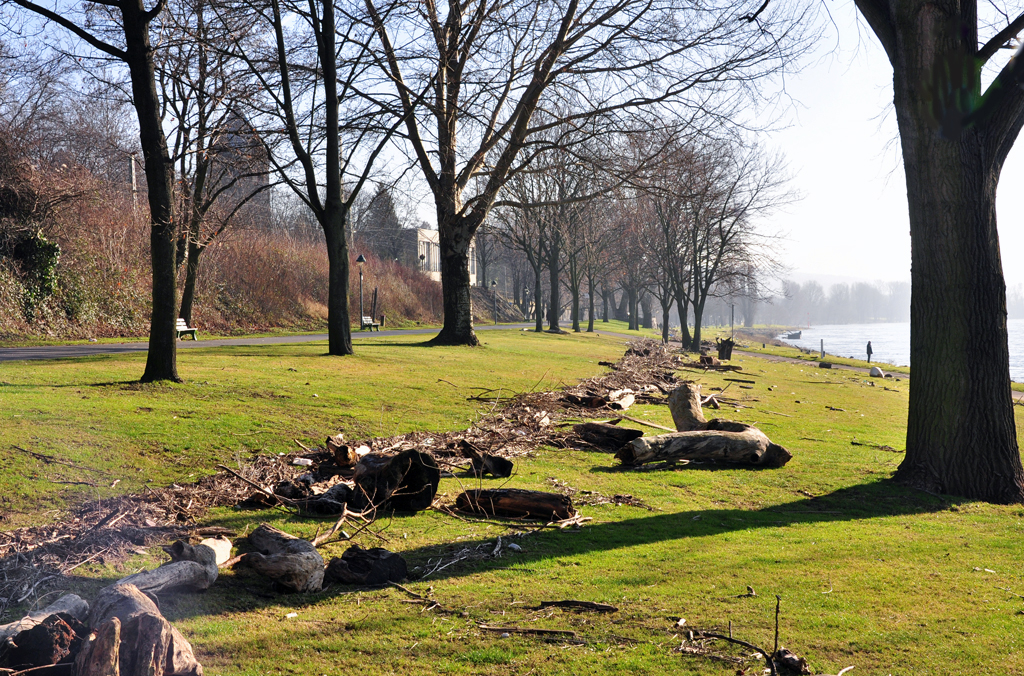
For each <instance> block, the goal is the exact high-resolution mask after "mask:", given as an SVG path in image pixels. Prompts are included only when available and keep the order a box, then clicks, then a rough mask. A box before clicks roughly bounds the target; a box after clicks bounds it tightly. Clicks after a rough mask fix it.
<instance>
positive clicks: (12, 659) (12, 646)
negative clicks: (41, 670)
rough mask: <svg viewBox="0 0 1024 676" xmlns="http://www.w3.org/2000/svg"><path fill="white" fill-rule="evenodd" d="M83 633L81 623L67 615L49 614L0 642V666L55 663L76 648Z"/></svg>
mask: <svg viewBox="0 0 1024 676" xmlns="http://www.w3.org/2000/svg"><path fill="white" fill-rule="evenodd" d="M86 634H88V630H87V629H86V627H85V625H84V624H82V623H81V622H79V621H78V620H77V619H76V618H74V617H72V616H71V615H68V614H67V613H58V614H56V615H50V616H49V617H47V618H46V619H44V620H43V621H42V622H40V623H39V624H37V625H35V626H34V627H31V628H30V629H25V630H24V631H21V632H18V633H17V634H15V635H14V636H11V637H9V638H7V639H6V640H4V642H3V643H2V644H0V667H5V668H11V669H18V670H21V669H30V668H32V667H42V666H46V665H49V664H57V663H58V662H62V661H64V660H65V658H67V657H68V656H69V655H73V654H74V653H76V652H78V648H79V646H80V645H81V642H82V639H83V638H84V637H85V635H86Z"/></svg>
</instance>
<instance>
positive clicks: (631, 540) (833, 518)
mask: <svg viewBox="0 0 1024 676" xmlns="http://www.w3.org/2000/svg"><path fill="white" fill-rule="evenodd" d="M962 502H967V501H966V500H961V499H958V498H954V497H951V496H934V495H931V494H927V493H922V492H920V491H914V490H911V489H908V488H904V487H902V486H899V485H897V484H895V483H893V482H891V481H878V482H873V483H868V484H860V485H856V486H850V487H847V488H841V489H838V490H836V491H833V492H831V493H828V494H825V495H822V496H819V497H813V498H804V499H799V500H793V501H791V502H786V503H781V504H777V505H772V506H769V507H763V508H760V509H741V508H733V509H708V510H687V511H681V512H672V513H660V514H653V515H644V516H638V517H635V518H627V519H622V520H618V521H606V522H602V523H590V524H587V525H585V526H584V527H583V528H582V529H581V530H579V531H574V532H565V531H561V530H557V529H551V530H544V531H542V532H540V533H538V534H536V535H534V536H532V537H531V538H530V539H529V540H528V541H525V542H524V541H521V540H520V542H522V543H523V546H524V551H522V552H518V553H516V554H514V555H513V556H511V557H509V556H502V557H500V558H493V557H491V556H489V553H490V552H492V551H493V549H494V546H495V544H496V536H497V535H499V534H500V533H495V535H494V536H489V537H486V538H477V539H473V540H459V541H457V542H455V541H452V542H448V543H443V544H437V545H427V546H422V547H418V548H414V549H410V550H405V551H402V552H401V554H402V555H403V556H404V557H405V558H406V560H407V562H408V564H409V567H410V570H412V569H413V568H414V567H417V566H419V567H422V568H424V569H425V570H427V571H429V570H430V569H431V568H436V567H437V566H438V565H443V564H444V563H448V562H450V561H453V560H455V559H457V558H459V557H460V555H465V554H466V552H470V553H471V554H470V555H468V556H465V559H464V560H463V561H459V562H457V563H454V564H453V565H450V566H447V567H445V568H443V569H442V570H440V571H439V572H438V573H436V574H430V575H427V576H425V577H424V578H423V580H424V582H433V581H435V580H452V579H459V578H462V577H468V576H471V575H475V574H478V573H485V572H488V571H493V570H497V569H506V568H508V567H509V565H510V564H515V565H517V566H523V565H529V564H532V563H537V562H540V561H545V560H549V559H558V558H563V557H568V556H577V555H586V554H590V553H593V552H609V551H615V550H625V549H628V548H632V547H643V546H645V545H654V544H658V543H663V542H673V541H678V542H685V541H686V540H689V539H694V538H702V537H707V536H714V535H719V534H722V533H729V532H735V531H747V530H751V529H776V528H785V527H788V526H797V525H806V524H817V523H822V524H827V523H836V522H851V521H859V520H867V519H874V518H882V517H891V516H909V515H915V514H928V513H933V512H938V511H942V510H944V509H947V508H949V507H950V506H952V505H955V504H959V503H962ZM616 513H618V512H616ZM276 516H278V514H272V513H264V512H249V511H247V512H240V513H237V514H232V515H230V516H227V517H225V518H221V519H217V520H216V522H215V523H216V524H217V525H222V526H226V527H229V528H233V529H237V530H238V531H239V532H243V531H245V530H246V527H247V526H251V525H252V524H253V523H254V522H257V521H260V520H268V519H270V520H272V519H273V518H274V517H276ZM389 518H393V519H394V524H393V526H392V532H394V531H396V530H397V529H396V528H394V525H396V524H398V523H400V522H401V519H402V518H403V517H402V515H401V514H396V515H382V516H381V517H379V519H378V523H379V524H380V527H383V526H384V525H385V522H386V521H387V520H388V519H389ZM439 518H443V517H439ZM466 518H467V520H468V521H469V523H470V524H472V523H473V522H474V519H473V518H472V517H466ZM295 521H296V523H302V524H304V527H305V530H309V529H310V524H311V523H312V522H311V520H310V519H307V518H304V517H295ZM322 523H323V526H322V530H326V529H328V528H330V525H331V519H324V520H322ZM522 525H523V526H524V527H525V528H527V529H528V528H529V527H530V526H531V524H522ZM535 525H539V524H535ZM285 528H287V526H285ZM359 540H360V542H359V543H360V544H361V545H362V546H365V547H371V546H383V547H385V548H388V547H389V545H388V543H387V542H373V541H372V540H371V539H370V538H366V537H363V538H360V539H359ZM527 543H528V544H527ZM240 544H242V545H243V547H244V540H243V541H242V542H240ZM346 547H347V545H346V544H345V543H344V542H343V543H341V545H340V547H339V546H337V545H336V546H335V547H334V551H333V553H332V555H340V551H341V550H342V549H344V548H346ZM506 551H507V550H506ZM326 558H330V556H328V555H325V559H326ZM439 561H440V564H439V563H438V562H439ZM113 581H114V580H113V579H110V580H95V579H84V578H83V579H82V580H80V582H81V584H83V585H85V586H86V587H87V588H90V589H92V590H98V589H99V587H102V586H103V585H105V584H110V583H111V582H113ZM412 581H415V580H412ZM366 589H367V587H356V586H346V585H337V584H335V585H330V586H329V587H328V588H327V589H325V590H324V591H322V592H318V593H315V594H294V593H287V592H284V591H282V590H280V589H279V588H276V587H275V585H274V584H273V583H271V582H270V581H269V580H266V579H264V578H261V577H259V576H257V575H256V574H255V573H252V572H249V571H245V570H239V571H237V572H236V573H235V574H232V575H223V576H222V577H221V578H219V579H218V580H217V582H216V583H215V584H214V586H213V587H212V588H211V589H210V590H208V591H207V592H205V593H202V594H180V593H175V594H168V595H166V597H162V598H161V607H162V608H163V609H164V612H165V614H166V615H167V617H168V619H170V620H171V621H172V622H173V621H175V620H177V619H181V618H187V617H193V616H198V615H207V616H229V615H231V614H233V613H238V612H247V611H251V610H257V609H260V608H265V607H269V606H287V607H288V608H289V609H292V608H296V609H297V608H302V607H306V606H311V605H316V604H317V603H320V602H321V601H324V600H327V599H329V598H332V597H335V596H340V595H344V594H348V593H353V592H359V591H364V590H366Z"/></svg>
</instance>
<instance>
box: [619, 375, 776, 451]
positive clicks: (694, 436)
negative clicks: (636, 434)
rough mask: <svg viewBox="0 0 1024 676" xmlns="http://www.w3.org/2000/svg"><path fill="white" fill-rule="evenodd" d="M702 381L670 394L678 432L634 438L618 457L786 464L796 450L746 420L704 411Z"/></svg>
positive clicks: (623, 447)
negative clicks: (706, 415)
mask: <svg viewBox="0 0 1024 676" xmlns="http://www.w3.org/2000/svg"><path fill="white" fill-rule="evenodd" d="M700 403H701V396H700V385H695V384H693V383H684V384H683V385H681V386H680V387H678V388H676V389H675V390H673V391H672V393H670V394H669V397H668V405H669V409H670V410H671V412H672V419H673V421H675V424H676V429H678V430H679V431H678V432H673V433H670V434H660V435H658V436H653V437H640V438H638V439H633V440H632V441H630V442H629V443H627V444H625V445H624V446H622V447H621V448H620V449H619V450H618V452H617V453H616V454H615V457H616V458H618V459H619V460H621V461H622V463H623V464H624V465H643V464H645V463H649V462H658V461H670V460H705V461H714V462H723V463H729V464H737V465H749V466H754V467H782V466H783V465H785V464H786V463H787V462H789V461H790V460H791V459H792V457H793V456H792V454H791V453H790V452H789V451H787V450H786V449H785V448H783V447H782V446H779V445H778V444H773V443H772V442H771V441H770V440H769V439H768V437H767V436H766V435H765V433H764V432H762V431H761V430H759V429H757V428H756V427H753V426H751V425H747V424H745V423H740V422H734V421H731V420H722V419H720V418H719V419H715V420H711V421H710V422H709V421H707V420H706V419H705V418H704V414H703V412H702V411H701V405H700Z"/></svg>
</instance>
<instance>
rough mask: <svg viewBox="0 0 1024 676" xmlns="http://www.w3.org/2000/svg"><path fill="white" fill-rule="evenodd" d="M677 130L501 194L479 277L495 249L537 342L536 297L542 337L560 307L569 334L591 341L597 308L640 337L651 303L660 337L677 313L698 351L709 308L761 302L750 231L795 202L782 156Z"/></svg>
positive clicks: (755, 243)
mask: <svg viewBox="0 0 1024 676" xmlns="http://www.w3.org/2000/svg"><path fill="white" fill-rule="evenodd" d="M675 131H676V133H674V134H670V133H667V131H666V129H661V130H658V131H656V132H649V133H648V135H647V136H646V137H640V136H637V135H632V136H631V137H629V138H627V139H624V141H625V142H624V143H622V144H621V146H622V147H616V146H617V145H620V144H612V146H611V147H613V148H614V149H615V152H614V154H613V156H612V157H611V158H608V157H604V158H602V157H601V156H600V154H599V153H596V152H594V153H591V154H590V155H589V156H586V157H584V156H583V154H582V153H580V152H576V153H574V154H571V155H570V154H569V153H566V152H564V151H562V150H557V151H554V152H551V153H546V154H543V155H540V156H538V158H537V159H536V160H535V161H534V164H533V170H532V171H531V172H529V173H528V174H522V175H520V176H517V177H515V178H514V179H512V180H510V181H509V182H508V183H507V184H506V186H505V190H504V191H503V192H502V194H501V196H500V199H499V202H498V205H499V206H498V208H497V209H496V210H495V218H494V219H493V222H492V223H490V224H488V226H486V228H485V229H484V231H483V233H482V235H483V236H482V237H478V242H477V252H478V255H479V256H480V259H481V266H480V267H481V270H482V272H483V276H484V278H485V279H486V269H487V268H488V267H492V268H493V267H496V266H497V265H498V261H497V260H494V261H493V262H488V263H489V264H484V262H485V261H487V259H488V258H489V257H490V258H497V257H498V256H497V255H496V254H497V253H498V252H494V253H492V250H494V249H497V248H498V247H494V246H493V245H491V246H488V244H487V242H488V240H489V239H491V240H494V241H495V242H496V243H499V244H500V245H501V247H500V251H501V252H502V253H503V254H504V255H503V258H504V259H505V260H503V261H501V263H502V265H503V266H504V267H505V268H507V269H510V270H511V269H515V270H516V272H515V273H513V274H511V275H510V276H511V277H512V281H513V289H512V295H513V297H514V298H516V299H517V301H518V302H519V305H520V307H521V308H522V309H523V310H524V312H527V311H529V310H530V309H532V311H533V314H534V319H535V321H536V330H537V331H541V330H543V329H544V319H545V316H544V314H543V313H542V310H541V308H542V306H543V305H545V303H543V302H542V301H541V299H540V294H539V293H538V290H541V289H545V292H546V294H547V295H548V300H547V303H546V306H547V308H548V312H547V313H546V319H547V322H548V330H549V331H559V330H560V326H559V321H560V316H561V314H562V308H563V307H564V306H566V305H568V308H569V316H570V319H571V321H572V329H573V330H574V331H580V330H581V326H582V318H583V317H584V314H586V316H587V317H588V318H589V322H588V325H587V331H593V330H594V319H595V317H596V315H597V312H595V310H596V309H597V308H596V307H595V306H596V304H597V302H598V301H597V299H598V297H600V299H601V300H600V302H601V310H602V312H601V316H602V317H604V318H606V319H607V318H608V317H609V305H611V306H612V308H613V312H614V313H615V314H617V315H621V316H623V317H626V318H628V320H629V322H630V329H637V328H639V322H640V315H641V308H643V310H644V312H643V314H644V316H645V318H647V319H649V318H650V316H651V311H650V304H651V303H650V301H651V299H655V300H657V302H658V304H659V305H660V308H661V315H662V317H663V318H664V321H663V322H662V337H663V338H664V339H665V340H668V337H669V322H668V318H669V316H670V314H671V312H672V310H673V309H675V310H676V312H677V316H678V317H680V318H682V321H681V322H680V325H681V326H680V328H681V333H682V339H683V342H684V344H686V345H687V346H690V347H692V348H693V349H698V348H699V346H700V342H701V326H702V323H703V317H704V312H705V308H706V306H707V303H708V299H709V298H712V297H715V296H730V297H746V298H751V299H755V300H756V299H757V298H759V293H758V289H759V288H760V286H761V285H760V284H759V282H758V280H759V278H761V277H762V276H763V275H771V274H773V273H774V268H775V267H776V264H775V260H774V257H773V248H772V244H773V243H774V237H772V236H770V235H766V234H764V233H763V232H761V231H759V229H758V228H757V227H756V226H757V225H758V221H759V220H761V219H763V218H764V217H766V216H768V215H769V214H770V213H771V212H772V211H774V210H775V209H777V208H778V207H780V206H782V205H783V204H784V203H786V202H787V201H788V200H790V199H792V198H793V194H792V193H791V192H788V191H787V190H786V189H785V182H786V180H787V176H786V172H785V169H784V167H783V165H782V162H781V158H780V156H778V155H772V154H767V153H765V152H763V151H762V150H761V149H760V148H759V147H757V146H756V145H744V144H742V143H740V142H739V141H738V140H736V139H731V140H721V139H719V140H708V139H707V138H703V139H700V140H693V139H687V138H686V137H685V136H684V134H683V132H685V131H686V127H685V126H681V127H679V128H678V129H677V130H675ZM606 147H608V146H606ZM638 150H639V152H638ZM629 158H635V159H636V162H635V163H633V162H630V161H629ZM524 273H525V274H524ZM545 273H546V274H547V279H544V275H545ZM528 289H529V290H530V291H531V293H527V290H528ZM563 290H564V291H565V292H567V294H568V296H569V298H568V299H567V300H568V302H567V303H566V302H563V300H562V295H561V294H562V292H563ZM616 294H618V295H619V298H620V300H619V302H618V303H616V300H615V296H616ZM530 295H532V296H533V298H534V299H535V302H534V303H533V304H532V307H531V306H530V304H529V303H528V298H529V296H530ZM584 298H585V299H586V300H587V305H588V307H586V308H583V307H581V302H582V301H583V299H584ZM645 301H646V302H645ZM618 308H621V310H618ZM584 310H586V313H584ZM688 317H692V321H693V332H692V334H691V333H690V330H689V327H688V324H687V321H686V320H687V318H688Z"/></svg>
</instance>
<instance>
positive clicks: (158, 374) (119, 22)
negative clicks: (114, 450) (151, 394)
mask: <svg viewBox="0 0 1024 676" xmlns="http://www.w3.org/2000/svg"><path fill="white" fill-rule="evenodd" d="M12 3H13V4H15V5H17V6H18V7H21V8H22V9H24V10H27V11H29V12H33V13H34V14H36V15H38V16H40V17H42V18H43V19H45V20H46V21H47V22H51V23H55V24H57V25H58V26H60V27H62V28H63V29H65V30H67V31H69V32H70V33H71V34H73V35H74V36H75V37H77V38H78V39H80V40H81V41H83V42H84V43H85V44H87V45H88V46H89V47H91V48H92V49H93V50H95V52H96V53H99V54H101V55H104V56H106V57H109V58H111V59H114V60H115V61H117V62H120V63H123V64H124V65H125V66H126V67H127V69H128V73H129V79H130V82H131V90H132V102H133V103H134V105H135V111H136V115H137V117H138V122H139V141H140V143H141V146H142V154H143V157H144V164H145V171H146V184H147V187H148V191H147V194H148V197H149V216H150V256H151V261H152V268H153V296H152V297H153V309H152V318H151V322H150V331H149V352H148V354H147V358H146V370H145V372H144V373H143V375H142V381H143V382H150V381H157V380H175V381H177V380H180V378H179V377H178V367H177V334H176V333H175V319H176V317H177V312H176V310H177V297H176V295H177V289H176V283H175V282H176V267H175V250H176V243H175V230H176V225H175V220H174V190H173V182H174V167H173V165H172V163H171V158H170V154H169V153H168V150H167V139H166V137H165V135H164V130H163V126H162V120H161V118H160V97H159V95H158V94H157V88H156V77H155V67H154V61H153V53H154V50H153V46H152V44H151V43H150V24H151V23H152V22H153V21H154V20H155V19H156V18H157V17H158V16H159V15H160V13H161V12H162V11H163V9H164V0H158V2H157V3H156V4H155V5H154V6H153V7H151V8H149V9H147V8H146V7H145V6H144V4H143V0H102V2H100V3H99V4H98V5H96V4H94V3H91V2H85V1H83V2H81V3H80V4H76V3H68V4H64V5H61V6H59V7H58V10H57V11H54V10H50V9H48V8H46V7H43V6H42V5H38V4H36V3H35V2H32V1H31V0H2V3H0V4H3V5H10V4H12ZM97 9H98V10H99V11H96V10H97ZM107 36H109V37H107ZM111 41H112V42H111Z"/></svg>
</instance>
